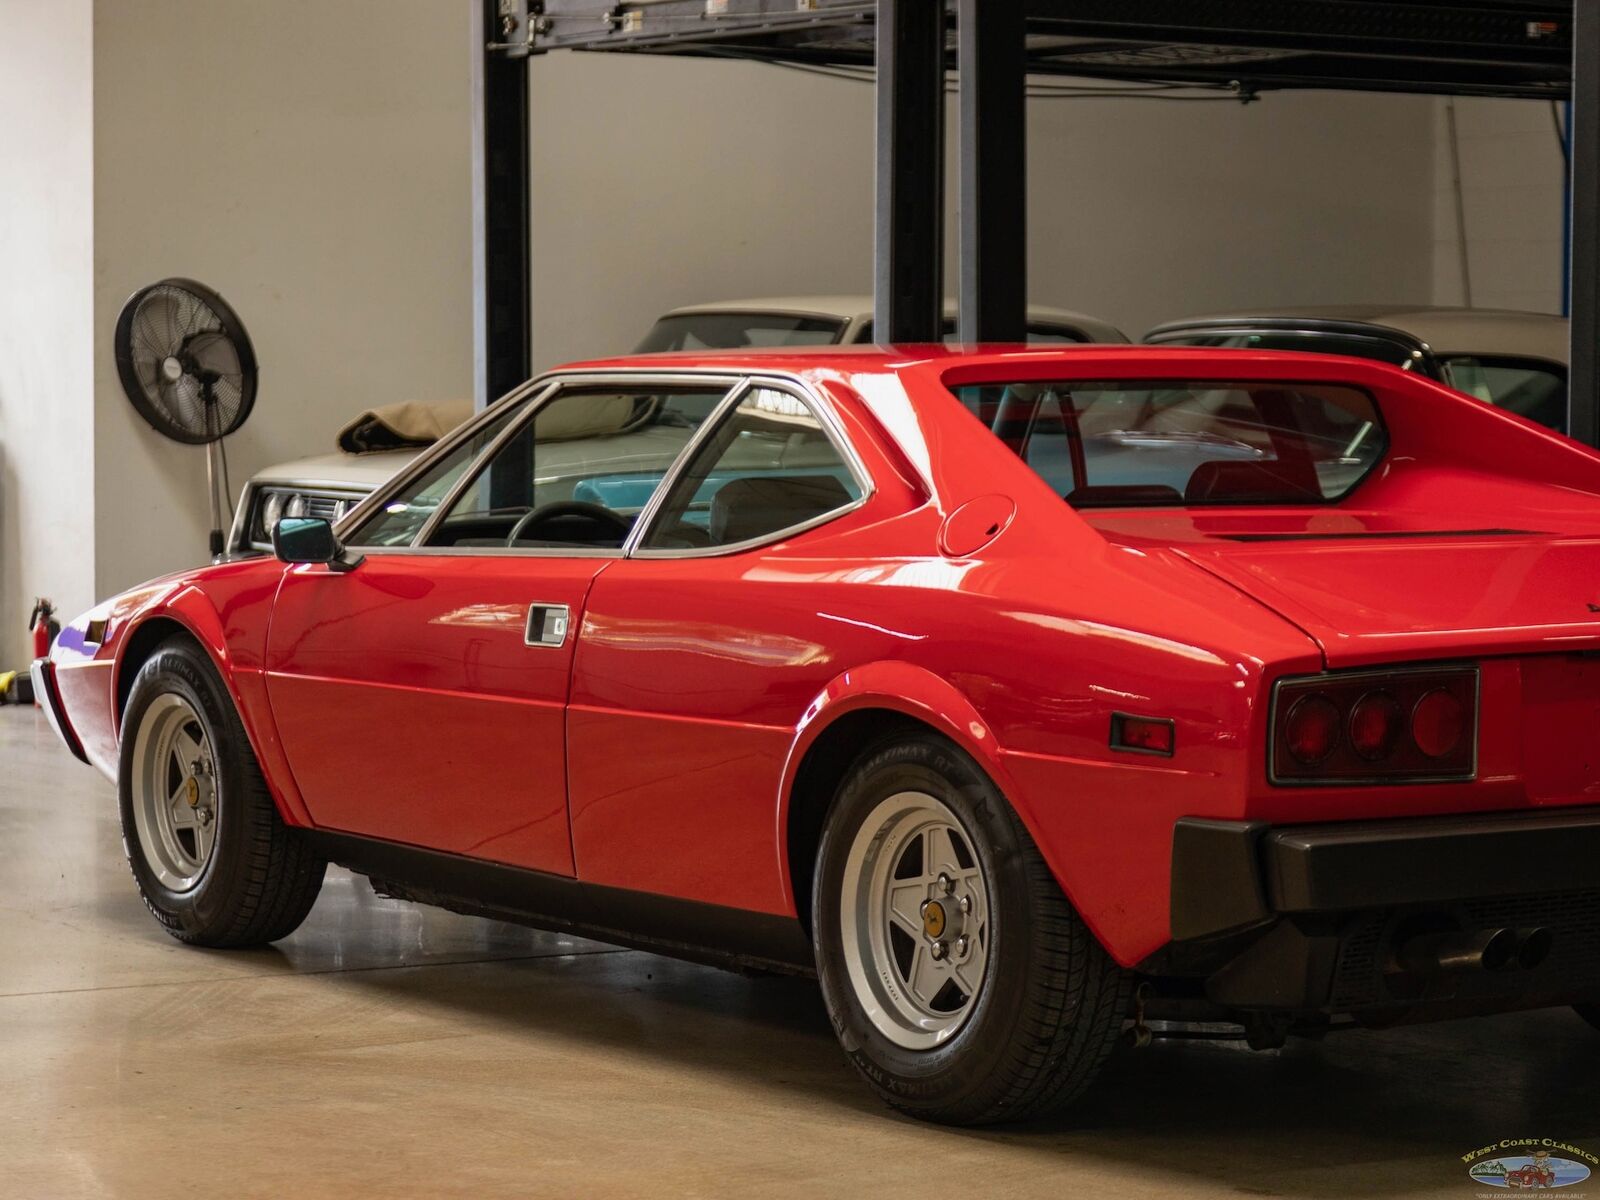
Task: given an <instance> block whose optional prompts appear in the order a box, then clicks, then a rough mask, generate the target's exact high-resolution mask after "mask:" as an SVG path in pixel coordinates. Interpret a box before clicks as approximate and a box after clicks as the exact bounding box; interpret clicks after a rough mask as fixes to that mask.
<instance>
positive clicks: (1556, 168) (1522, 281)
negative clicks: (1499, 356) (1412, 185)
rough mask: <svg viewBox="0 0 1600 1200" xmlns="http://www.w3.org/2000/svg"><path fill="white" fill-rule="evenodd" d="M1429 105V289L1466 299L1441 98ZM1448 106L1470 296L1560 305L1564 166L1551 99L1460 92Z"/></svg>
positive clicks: (1523, 305) (1490, 302)
mask: <svg viewBox="0 0 1600 1200" xmlns="http://www.w3.org/2000/svg"><path fill="white" fill-rule="evenodd" d="M1435 109H1436V116H1435V120H1436V126H1435V133H1434V236H1435V238H1436V239H1437V240H1436V244H1435V247H1434V297H1435V300H1436V302H1437V303H1439V304H1463V303H1465V302H1466V299H1467V296H1466V290H1465V289H1464V288H1463V286H1462V273H1461V252H1460V244H1459V242H1458V240H1457V239H1458V237H1459V231H1460V230H1461V228H1462V224H1461V223H1460V222H1458V221H1457V217H1456V197H1455V191H1454V186H1453V172H1452V170H1451V162H1450V141H1449V126H1448V123H1447V117H1446V103H1445V101H1443V100H1439V101H1437V102H1436V105H1435ZM1455 112H1456V135H1457V143H1458V145H1459V147H1460V163H1461V207H1462V210H1463V215H1464V216H1465V218H1466V220H1465V228H1466V237H1467V255H1468V257H1467V267H1468V273H1469V274H1470V276H1471V279H1472V302H1473V304H1474V305H1475V306H1476V307H1478V308H1517V309H1527V310H1529V311H1533V312H1559V311H1560V310H1561V276H1562V271H1563V266H1562V261H1561V251H1562V246H1561V209H1562V188H1563V186H1564V172H1563V165H1562V157H1561V144H1560V142H1559V141H1558V140H1557V137H1556V131H1555V124H1554V122H1553V121H1552V118H1551V112H1550V104H1549V103H1548V102H1547V101H1543V100H1486V99H1479V98H1466V99H1460V100H1456V101H1455Z"/></svg>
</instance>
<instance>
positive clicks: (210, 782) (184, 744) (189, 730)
mask: <svg viewBox="0 0 1600 1200" xmlns="http://www.w3.org/2000/svg"><path fill="white" fill-rule="evenodd" d="M129 782H130V784H131V786H132V789H133V819H134V827H135V830H136V832H137V835H138V838H139V848H140V849H141V850H142V851H143V853H144V856H145V858H146V860H147V861H148V862H149V864H150V869H151V871H152V872H153V873H154V874H155V876H156V878H157V879H159V880H160V881H161V882H162V884H163V885H164V886H166V887H168V888H170V889H171V890H172V891H174V892H187V891H189V890H190V889H191V888H193V887H194V886H195V884H196V883H198V882H199V880H200V876H201V873H202V872H203V871H204V870H205V867H206V863H207V862H209V861H210V860H211V852H212V850H213V849H214V848H215V846H216V839H217V766H216V759H215V757H214V756H213V755H212V752H211V740H210V738H208V737H207V736H206V731H205V727H204V726H203V725H202V724H201V723H200V715H199V714H198V713H197V712H195V710H194V708H193V707H192V706H191V705H190V704H189V702H188V701H187V700H185V699H184V698H183V697H182V696H178V695H175V694H173V693H171V692H168V693H165V694H163V695H161V696H158V697H156V698H155V699H154V700H153V701H152V702H151V704H150V707H149V708H147V709H146V710H145V713H144V720H143V721H142V722H140V725H139V729H138V731H137V733H136V734H135V739H134V748H133V776H132V778H131V780H130V781H129Z"/></svg>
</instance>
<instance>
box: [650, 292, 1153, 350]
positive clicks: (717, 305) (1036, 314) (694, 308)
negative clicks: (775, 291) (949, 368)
mask: <svg viewBox="0 0 1600 1200" xmlns="http://www.w3.org/2000/svg"><path fill="white" fill-rule="evenodd" d="M872 307H873V306H872V296H871V295H869V294H867V293H865V292H863V293H859V294H852V293H840V294H836V295H818V296H758V297H755V298H753V299H747V300H718V301H716V302H714V303H709V304H686V305H684V306H683V307H681V308H674V309H672V310H670V311H668V312H665V313H663V314H662V317H663V318H666V317H688V316H701V315H705V314H709V313H752V312H771V313H784V314H787V315H794V316H808V317H826V318H831V319H833V320H838V321H850V322H859V321H870V320H872ZM944 315H945V319H946V320H950V319H952V318H954V317H955V315H956V302H955V301H954V300H953V299H946V300H945V302H944ZM1028 320H1030V321H1036V322H1051V323H1055V324H1061V325H1072V326H1075V327H1077V328H1079V329H1082V330H1083V331H1084V332H1085V333H1088V334H1091V335H1092V336H1093V337H1094V338H1095V340H1096V341H1103V342H1121V341H1125V340H1126V335H1125V334H1124V333H1123V332H1122V331H1121V330H1120V329H1118V328H1117V327H1116V326H1115V325H1113V324H1111V323H1110V322H1109V321H1106V320H1105V319H1103V318H1101V317H1094V316H1090V315H1089V314H1088V313H1081V312H1074V311H1073V310H1071V309H1068V308H1054V307H1052V306H1050V305H1047V304H1030V305H1028Z"/></svg>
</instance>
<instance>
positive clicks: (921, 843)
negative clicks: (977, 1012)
mask: <svg viewBox="0 0 1600 1200" xmlns="http://www.w3.org/2000/svg"><path fill="white" fill-rule="evenodd" d="M839 916H840V930H839V933H840V938H841V944H842V946H843V947H844V958H845V964H846V966H847V968H848V970H849V972H850V980H851V983H852V985H853V986H854V987H855V989H856V992H857V994H858V995H860V996H863V997H865V998H867V1003H866V1004H865V1005H864V1006H863V1007H864V1008H865V1009H866V1013H867V1016H868V1019H869V1020H871V1021H872V1023H873V1024H874V1025H875V1026H876V1027H877V1029H878V1030H879V1032H881V1033H882V1034H883V1035H884V1036H885V1037H886V1038H888V1039H889V1040H890V1041H892V1042H894V1043H895V1044H896V1045H899V1046H904V1047H906V1048H908V1049H913V1050H915V1049H923V1048H926V1047H929V1046H936V1045H938V1044H939V1043H940V1042H942V1041H944V1040H945V1039H947V1038H949V1037H950V1036H951V1035H952V1034H954V1033H955V1032H956V1031H957V1030H958V1029H960V1028H961V1024H962V1022H963V1021H965V1020H966V1018H967V1016H968V1015H969V1014H970V1013H971V1012H972V1008H973V1005H974V1002H975V1001H976V999H977V996H978V992H979V990H980V989H981V988H982V986H983V981H984V972H985V966H986V964H987V963H988V959H989V887H988V884H987V883H986V882H985V880H984V874H983V868H982V867H981V866H980V865H979V863H978V859H977V856H976V855H975V854H974V853H973V851H972V847H971V835H970V834H968V833H966V832H965V831H964V830H963V829H962V828H961V823H960V821H959V820H958V819H957V817H956V815H955V814H954V813H952V812H951V811H950V810H949V809H948V808H947V807H946V806H945V805H944V804H942V803H940V801H939V800H938V799H936V798H935V797H933V796H930V795H928V794H926V793H924V792H898V793H896V794H895V795H892V796H889V797H888V798H886V799H885V800H884V801H883V802H882V803H880V804H879V805H878V807H877V808H876V809H874V810H873V812H872V813H871V814H869V816H868V817H867V819H866V820H865V821H864V822H863V823H862V825H861V827H860V829H858V830H857V831H856V836H855V840H854V842H853V843H852V845H851V847H850V855H849V861H848V864H847V865H846V867H845V875H844V891H843V896H842V899H841V904H840V913H839Z"/></svg>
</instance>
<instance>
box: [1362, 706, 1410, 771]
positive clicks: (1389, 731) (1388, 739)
mask: <svg viewBox="0 0 1600 1200" xmlns="http://www.w3.org/2000/svg"><path fill="white" fill-rule="evenodd" d="M1404 723H1405V722H1404V715H1403V714H1402V713H1401V711H1400V702H1399V701H1397V700H1396V699H1395V698H1394V697H1393V696H1391V695H1389V693H1388V692H1368V693H1367V694H1366V695H1365V696H1363V697H1361V699H1359V700H1357V701H1356V706H1355V707H1354V708H1352V709H1351V710H1350V748H1351V749H1352V750H1354V751H1355V752H1356V753H1357V754H1359V755H1360V756H1361V757H1362V758H1364V759H1366V760H1367V761H1368V762H1374V761H1376V760H1377V759H1380V758H1387V757H1388V756H1389V754H1390V752H1391V751H1393V750H1394V744H1395V743H1396V742H1397V741H1399V740H1400V730H1401V727H1402V726H1403V725H1404Z"/></svg>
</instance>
